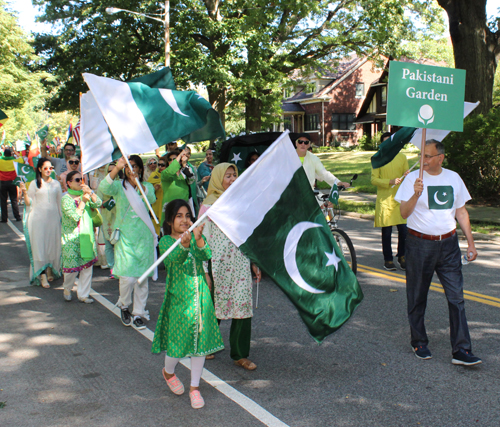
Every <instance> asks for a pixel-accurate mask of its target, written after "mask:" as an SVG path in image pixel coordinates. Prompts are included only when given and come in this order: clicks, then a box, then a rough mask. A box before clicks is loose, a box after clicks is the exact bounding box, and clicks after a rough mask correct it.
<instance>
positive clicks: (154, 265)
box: [137, 212, 207, 283]
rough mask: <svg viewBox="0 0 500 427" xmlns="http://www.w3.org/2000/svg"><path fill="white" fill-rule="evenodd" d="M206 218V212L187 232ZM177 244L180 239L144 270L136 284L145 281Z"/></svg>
mask: <svg viewBox="0 0 500 427" xmlns="http://www.w3.org/2000/svg"><path fill="white" fill-rule="evenodd" d="M206 217H207V212H205V213H204V214H203V215H202V216H200V217H199V218H198V220H197V221H196V222H195V223H194V224H193V225H192V226H191V227H189V230H188V231H189V232H190V233H191V231H193V230H194V229H195V228H196V227H198V225H200V224H201V223H202V222H203V221H204V220H205V218H206ZM179 243H181V239H180V238H179V239H177V240H176V241H175V243H174V244H173V245H172V246H170V247H169V248H168V250H167V251H165V253H164V254H163V255H162V256H161V257H160V258H158V259H157V260H156V261H155V263H154V264H153V265H152V266H151V267H149V268H148V269H147V270H146V272H145V273H144V274H143V275H142V276H141V277H139V279H137V282H138V283H142V282H144V280H146V278H147V277H148V276H149V275H150V274H151V272H152V271H153V270H154V269H155V268H156V267H158V266H159V265H160V264H161V263H162V262H163V260H164V259H165V258H166V257H167V256H169V255H170V253H171V252H172V251H173V250H174V249H175V248H176V247H177V246H179Z"/></svg>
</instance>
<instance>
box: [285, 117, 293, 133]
mask: <svg viewBox="0 0 500 427" xmlns="http://www.w3.org/2000/svg"><path fill="white" fill-rule="evenodd" d="M283 126H284V127H285V130H287V129H288V130H289V131H291V130H292V118H291V117H290V116H287V117H284V118H283Z"/></svg>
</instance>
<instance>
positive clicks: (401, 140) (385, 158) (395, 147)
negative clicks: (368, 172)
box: [371, 128, 416, 169]
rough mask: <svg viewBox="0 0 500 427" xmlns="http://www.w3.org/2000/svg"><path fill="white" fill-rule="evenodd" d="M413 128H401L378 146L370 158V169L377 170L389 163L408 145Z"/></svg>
mask: <svg viewBox="0 0 500 427" xmlns="http://www.w3.org/2000/svg"><path fill="white" fill-rule="evenodd" d="M415 130H416V129H415V128H402V129H399V130H398V131H397V132H396V133H395V134H393V135H391V137H390V138H387V139H386V140H385V141H384V142H382V144H380V145H379V147H378V151H377V152H376V153H375V154H374V155H373V156H372V158H371V161H372V168H373V169H377V168H381V167H382V166H385V165H386V164H387V163H390V162H391V160H392V159H394V157H396V156H397V154H398V153H399V152H400V151H401V150H402V149H403V147H404V146H405V145H406V144H408V143H409V142H410V140H411V138H412V137H413V134H414V133H415Z"/></svg>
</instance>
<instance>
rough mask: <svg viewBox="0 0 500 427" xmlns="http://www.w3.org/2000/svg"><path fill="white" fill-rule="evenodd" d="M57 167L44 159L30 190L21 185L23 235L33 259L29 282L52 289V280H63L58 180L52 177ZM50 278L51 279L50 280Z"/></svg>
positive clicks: (31, 259)
mask: <svg viewBox="0 0 500 427" xmlns="http://www.w3.org/2000/svg"><path fill="white" fill-rule="evenodd" d="M53 170H54V167H53V166H52V164H51V163H50V160H48V159H45V158H41V159H39V161H38V166H37V168H36V179H35V181H33V182H31V185H30V186H29V189H28V190H26V186H25V185H24V183H23V182H21V183H20V185H19V186H20V188H21V191H22V192H23V196H24V203H25V206H26V208H25V212H24V235H25V237H26V245H27V247H28V254H29V256H30V262H31V268H30V283H33V284H35V285H40V283H41V285H42V286H43V287H44V288H49V287H50V285H49V281H52V280H54V278H56V279H57V278H59V277H61V198H62V190H61V185H60V184H59V182H58V181H56V180H55V179H52V178H51V176H50V175H51V173H52V171H53ZM47 277H48V280H47Z"/></svg>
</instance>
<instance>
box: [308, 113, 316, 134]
mask: <svg viewBox="0 0 500 427" xmlns="http://www.w3.org/2000/svg"><path fill="white" fill-rule="evenodd" d="M318 125H319V120H318V114H308V115H307V116H306V130H318Z"/></svg>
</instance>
